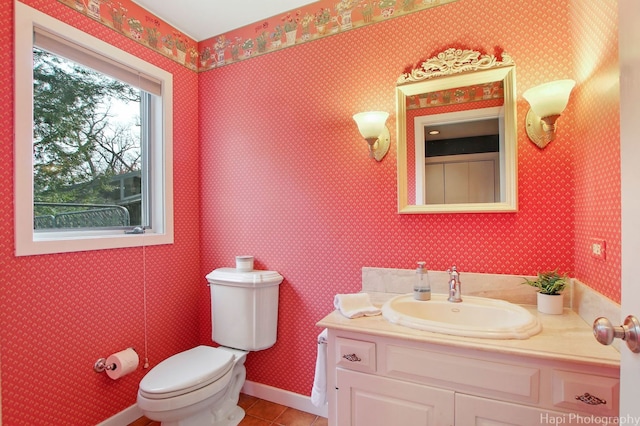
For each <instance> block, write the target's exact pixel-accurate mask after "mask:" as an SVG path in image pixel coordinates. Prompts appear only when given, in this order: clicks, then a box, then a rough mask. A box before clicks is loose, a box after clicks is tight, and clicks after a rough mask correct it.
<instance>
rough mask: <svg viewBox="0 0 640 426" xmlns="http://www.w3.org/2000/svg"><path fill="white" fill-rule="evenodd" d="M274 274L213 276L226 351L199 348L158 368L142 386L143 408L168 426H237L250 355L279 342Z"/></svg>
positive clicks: (219, 334) (229, 271)
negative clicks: (246, 360)
mask: <svg viewBox="0 0 640 426" xmlns="http://www.w3.org/2000/svg"><path fill="white" fill-rule="evenodd" d="M282 279H283V278H282V275H280V274H279V273H277V272H274V271H250V272H240V271H238V270H236V269H234V268H220V269H216V270H215V271H213V272H211V273H210V274H208V275H207V280H208V281H209V288H210V290H211V318H212V321H213V333H212V337H213V340H214V341H215V342H217V343H218V344H220V345H222V346H220V347H217V348H216V347H212V346H198V347H195V348H193V349H189V350H187V351H184V352H181V353H179V354H176V355H173V356H172V357H170V358H167V359H165V360H164V361H162V362H161V363H159V364H158V365H157V366H155V367H154V368H152V369H151V370H150V371H149V373H147V375H146V376H144V378H143V379H142V381H141V382H140V388H139V390H138V407H140V409H141V410H142V412H143V413H144V415H145V416H146V417H147V418H149V419H151V420H155V421H159V422H162V425H163V426H202V425H207V426H208V425H220V426H235V425H237V424H238V423H240V421H241V420H242V418H243V417H244V410H243V409H242V408H240V407H238V397H239V396H240V389H241V388H242V385H243V384H244V380H245V377H246V370H245V366H244V361H245V359H246V356H247V353H248V352H249V351H258V350H261V349H267V348H269V347H271V346H273V344H274V343H275V342H276V330H277V323H278V291H279V285H280V283H281V282H282Z"/></svg>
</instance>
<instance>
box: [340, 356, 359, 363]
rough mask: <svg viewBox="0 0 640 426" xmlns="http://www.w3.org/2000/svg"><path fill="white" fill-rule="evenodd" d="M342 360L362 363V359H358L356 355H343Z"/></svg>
mask: <svg viewBox="0 0 640 426" xmlns="http://www.w3.org/2000/svg"><path fill="white" fill-rule="evenodd" d="M342 358H344V359H346V360H347V361H351V362H360V361H362V360H361V359H360V358H358V355H356V354H345V355H342Z"/></svg>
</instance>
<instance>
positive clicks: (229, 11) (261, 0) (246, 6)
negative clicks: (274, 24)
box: [133, 0, 317, 41]
mask: <svg viewBox="0 0 640 426" xmlns="http://www.w3.org/2000/svg"><path fill="white" fill-rule="evenodd" d="M316 1H317V0H170V1H168V0H161V1H158V0H133V2H134V3H137V4H139V5H140V6H142V7H143V8H145V9H146V10H148V11H149V12H151V13H153V14H154V15H156V16H157V17H158V18H160V19H162V20H163V21H165V22H166V23H168V24H169V25H171V26H173V27H174V28H176V29H177V30H180V31H181V32H182V33H184V34H185V35H187V36H189V37H191V38H192V39H194V40H196V41H202V40H205V39H208V38H211V37H214V36H217V35H220V34H224V33H226V32H229V31H230V30H235V29H237V28H240V27H244V26H245V25H249V24H253V23H256V22H260V21H262V20H264V19H267V18H271V17H272V16H276V15H278V14H281V13H284V12H288V11H290V10H295V9H297V8H300V7H302V6H304V5H307V4H311V3H315V2H316Z"/></svg>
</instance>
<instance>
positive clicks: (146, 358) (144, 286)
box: [142, 236, 149, 369]
mask: <svg viewBox="0 0 640 426" xmlns="http://www.w3.org/2000/svg"><path fill="white" fill-rule="evenodd" d="M142 283H143V284H142V296H143V314H144V364H143V365H142V368H144V369H147V368H149V351H148V345H147V250H146V246H145V244H144V236H143V237H142Z"/></svg>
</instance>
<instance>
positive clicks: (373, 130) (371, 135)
mask: <svg viewBox="0 0 640 426" xmlns="http://www.w3.org/2000/svg"><path fill="white" fill-rule="evenodd" d="M387 118H389V113H388V112H384V111H367V112H360V113H358V114H355V115H354V116H353V119H354V120H355V122H356V124H357V125H358V130H359V131H360V134H361V135H362V137H363V138H365V140H366V141H367V143H368V144H369V157H371V158H375V159H376V160H378V161H380V160H382V159H383V158H384V156H385V155H386V154H387V151H388V150H389V140H390V134H389V129H388V128H387V126H386V122H387Z"/></svg>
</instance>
